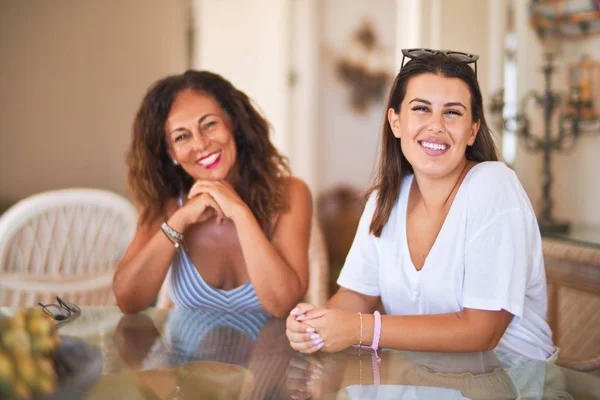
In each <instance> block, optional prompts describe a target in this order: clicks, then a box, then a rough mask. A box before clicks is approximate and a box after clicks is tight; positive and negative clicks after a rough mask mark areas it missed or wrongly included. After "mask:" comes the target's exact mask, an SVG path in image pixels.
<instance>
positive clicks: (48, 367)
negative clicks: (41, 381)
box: [35, 357, 56, 378]
mask: <svg viewBox="0 0 600 400" xmlns="http://www.w3.org/2000/svg"><path fill="white" fill-rule="evenodd" d="M35 365H36V367H37V369H38V371H39V373H40V374H41V375H42V376H44V377H51V378H56V371H55V370H54V363H52V360H50V359H49V358H44V357H37V358H36V359H35Z"/></svg>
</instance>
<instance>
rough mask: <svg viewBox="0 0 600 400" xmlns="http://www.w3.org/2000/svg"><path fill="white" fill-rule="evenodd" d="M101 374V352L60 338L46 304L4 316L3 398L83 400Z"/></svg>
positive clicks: (0, 345) (0, 348)
mask: <svg viewBox="0 0 600 400" xmlns="http://www.w3.org/2000/svg"><path fill="white" fill-rule="evenodd" d="M101 373H102V355H101V353H100V351H98V350H97V349H95V348H93V347H91V346H90V345H88V344H87V343H85V342H83V341H81V340H79V339H77V338H74V337H69V336H60V335H59V334H58V331H57V326H56V323H55V321H54V320H53V319H52V318H51V317H50V316H48V315H47V314H46V313H44V311H43V310H42V309H41V308H31V309H25V310H20V311H17V312H15V313H13V314H12V315H2V314H0V399H14V400H26V399H27V400H29V399H32V400H33V399H35V400H38V399H39V400H58V399H61V400H63V399H64V400H70V399H79V398H81V397H82V396H83V394H84V393H85V392H86V391H87V390H88V389H89V388H90V386H91V385H92V384H93V383H94V382H95V381H96V379H98V377H99V376H100V375H101Z"/></svg>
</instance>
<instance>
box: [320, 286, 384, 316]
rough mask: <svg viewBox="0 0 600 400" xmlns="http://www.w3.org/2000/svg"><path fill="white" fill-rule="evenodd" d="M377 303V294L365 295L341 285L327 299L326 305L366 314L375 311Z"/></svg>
mask: <svg viewBox="0 0 600 400" xmlns="http://www.w3.org/2000/svg"><path fill="white" fill-rule="evenodd" d="M377 303H379V296H367V295H365V294H362V293H358V292H355V291H353V290H349V289H346V288H344V287H342V288H340V289H339V290H338V291H337V293H336V294H335V295H333V297H332V298H331V299H329V301H328V302H327V306H326V307H327V308H333V309H338V310H343V311H349V312H355V313H358V312H361V313H366V314H368V313H372V312H374V311H375V308H376V307H377Z"/></svg>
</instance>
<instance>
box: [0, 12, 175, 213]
mask: <svg viewBox="0 0 600 400" xmlns="http://www.w3.org/2000/svg"><path fill="white" fill-rule="evenodd" d="M186 12H187V5H186V2H185V1H183V0H172V1H169V2H160V1H152V2H148V1H144V0H129V1H126V2H117V1H111V2H106V1H102V2H100V1H83V2H82V1H76V0H68V1H67V0H63V1H52V2H48V1H2V2H0V60H2V61H1V62H0V88H1V90H0V203H2V204H0V208H2V206H7V205H10V204H12V203H14V202H16V201H18V200H20V199H22V198H24V197H26V196H28V195H31V194H33V193H36V192H39V191H42V190H49V189H56V188H64V187H72V186H85V187H98V188H104V189H109V190H113V191H116V192H120V193H125V192H126V168H125V160H124V156H125V150H126V147H127V145H128V143H129V140H130V132H131V124H132V121H133V118H134V114H135V111H136V109H137V107H138V106H139V102H140V100H141V98H142V96H143V95H144V92H145V91H146V89H147V87H148V86H149V85H150V83H152V82H153V81H155V80H156V79H158V78H160V77H163V76H165V75H167V74H172V73H179V72H181V71H183V70H184V69H185V67H186V46H185V41H186V26H187V16H186Z"/></svg>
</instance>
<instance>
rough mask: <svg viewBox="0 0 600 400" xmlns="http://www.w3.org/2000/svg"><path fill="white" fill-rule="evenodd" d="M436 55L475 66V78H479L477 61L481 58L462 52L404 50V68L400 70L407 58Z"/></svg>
mask: <svg viewBox="0 0 600 400" xmlns="http://www.w3.org/2000/svg"><path fill="white" fill-rule="evenodd" d="M436 54H442V55H444V56H446V57H448V58H452V59H453V60H457V61H461V62H463V63H465V64H475V76H477V60H479V56H478V55H477V54H471V53H463V52H462V51H453V50H432V49H402V66H401V67H400V69H402V68H403V67H404V59H405V58H410V59H414V58H421V57H428V56H433V55H436Z"/></svg>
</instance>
